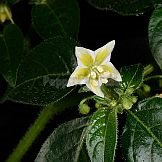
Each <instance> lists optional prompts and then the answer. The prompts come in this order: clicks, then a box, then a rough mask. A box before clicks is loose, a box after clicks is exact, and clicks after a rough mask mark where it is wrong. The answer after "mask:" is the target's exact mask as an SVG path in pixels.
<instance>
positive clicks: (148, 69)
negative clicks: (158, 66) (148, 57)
mask: <svg viewBox="0 0 162 162" xmlns="http://www.w3.org/2000/svg"><path fill="white" fill-rule="evenodd" d="M153 71H154V67H153V66H152V65H151V64H149V65H147V66H146V67H145V68H144V76H147V75H149V74H150V73H152V72H153Z"/></svg>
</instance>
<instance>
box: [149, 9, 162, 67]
mask: <svg viewBox="0 0 162 162" xmlns="http://www.w3.org/2000/svg"><path fill="white" fill-rule="evenodd" d="M148 32H149V43H150V48H151V51H152V55H153V57H154V59H155V60H156V62H157V64H158V65H159V67H160V68H161V69H162V52H161V51H162V8H161V7H159V8H157V9H156V10H154V12H153V14H152V16H151V19H150V22H149V28H148Z"/></svg>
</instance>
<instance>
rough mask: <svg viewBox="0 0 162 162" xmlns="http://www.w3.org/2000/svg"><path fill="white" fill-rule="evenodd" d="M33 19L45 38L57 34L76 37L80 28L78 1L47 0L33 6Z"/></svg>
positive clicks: (38, 30) (37, 29)
mask: <svg viewBox="0 0 162 162" xmlns="http://www.w3.org/2000/svg"><path fill="white" fill-rule="evenodd" d="M35 1H36V0H35ZM35 3H36V2H35ZM32 21H33V26H34V28H35V29H36V31H37V32H38V33H39V34H40V36H41V37H43V38H49V37H53V36H56V35H61V36H65V35H69V36H72V37H76V36H77V34H78V30H79V6H78V3H77V1H76V0H70V1H67V0H46V1H45V3H43V4H40V5H35V6H34V7H33V9H32Z"/></svg>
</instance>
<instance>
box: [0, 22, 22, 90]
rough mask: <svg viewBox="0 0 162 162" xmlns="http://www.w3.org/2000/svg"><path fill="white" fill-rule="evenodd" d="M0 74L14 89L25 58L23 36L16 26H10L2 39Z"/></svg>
mask: <svg viewBox="0 0 162 162" xmlns="http://www.w3.org/2000/svg"><path fill="white" fill-rule="evenodd" d="M0 51H1V54H0V72H1V73H2V74H3V76H4V78H5V79H6V81H7V82H8V83H9V84H10V86H12V87H14V86H15V84H16V80H17V71H18V67H19V65H20V62H21V59H22V56H23V36H22V33H21V31H20V30H19V28H18V27H17V26H16V25H8V26H6V27H5V29H4V31H3V35H2V36H1V37H0Z"/></svg>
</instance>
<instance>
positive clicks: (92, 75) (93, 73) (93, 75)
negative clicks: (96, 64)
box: [91, 71, 97, 79]
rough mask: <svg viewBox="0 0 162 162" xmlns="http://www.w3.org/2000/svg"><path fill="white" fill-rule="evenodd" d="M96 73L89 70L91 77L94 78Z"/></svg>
mask: <svg viewBox="0 0 162 162" xmlns="http://www.w3.org/2000/svg"><path fill="white" fill-rule="evenodd" d="M96 77H97V74H96V73H95V72H94V71H91V78H92V79H96Z"/></svg>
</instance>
